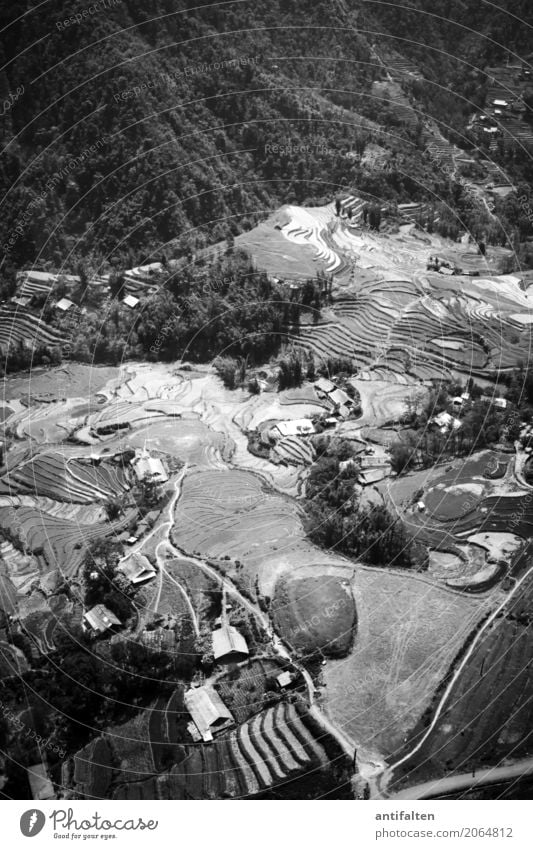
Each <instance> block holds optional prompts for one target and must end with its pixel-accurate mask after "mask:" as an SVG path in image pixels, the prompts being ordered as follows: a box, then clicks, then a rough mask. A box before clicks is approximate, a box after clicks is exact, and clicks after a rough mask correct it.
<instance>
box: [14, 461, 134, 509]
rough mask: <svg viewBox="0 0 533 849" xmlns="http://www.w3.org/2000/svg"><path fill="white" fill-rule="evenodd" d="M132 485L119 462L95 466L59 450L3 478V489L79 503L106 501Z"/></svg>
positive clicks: (122, 492)
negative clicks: (112, 464)
mask: <svg viewBox="0 0 533 849" xmlns="http://www.w3.org/2000/svg"><path fill="white" fill-rule="evenodd" d="M129 489H130V484H129V482H128V480H127V477H126V475H125V473H124V471H123V470H122V469H121V468H119V467H118V466H111V465H106V464H104V463H102V464H101V465H99V466H93V465H91V464H90V463H84V462H81V461H80V460H76V459H72V458H70V459H69V458H68V457H65V455H64V454H62V453H59V452H57V451H49V452H46V453H42V454H38V455H37V456H36V457H35V458H34V459H32V460H30V461H29V462H27V463H25V464H24V465H22V466H20V467H19V468H17V469H15V470H14V471H12V472H9V473H8V474H7V475H5V476H4V477H3V478H2V479H1V481H0V493H6V494H9V495H11V494H18V493H21V494H29V495H37V496H44V497H47V498H50V499H53V500H56V501H68V502H70V503H72V502H74V503H78V504H91V503H93V502H95V501H106V500H108V499H109V498H113V497H116V496H119V495H122V494H124V493H125V492H126V491H128V490H129Z"/></svg>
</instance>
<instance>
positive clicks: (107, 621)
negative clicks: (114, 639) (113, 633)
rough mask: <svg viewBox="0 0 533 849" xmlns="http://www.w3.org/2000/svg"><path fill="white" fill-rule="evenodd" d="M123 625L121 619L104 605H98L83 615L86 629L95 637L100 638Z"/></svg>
mask: <svg viewBox="0 0 533 849" xmlns="http://www.w3.org/2000/svg"><path fill="white" fill-rule="evenodd" d="M121 624H122V623H121V621H120V619H118V618H117V617H116V616H115V614H114V613H113V612H112V611H111V610H109V608H107V607H106V606H105V605H104V604H96V605H95V606H94V607H92V608H91V609H90V610H87V611H86V612H85V613H84V614H83V625H84V628H85V629H86V630H87V631H90V632H91V634H92V635H93V636H94V637H99V636H101V634H105V632H106V631H109V630H111V629H112V628H115V627H117V626H118V627H120V625H121Z"/></svg>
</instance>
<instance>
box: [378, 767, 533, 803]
mask: <svg viewBox="0 0 533 849" xmlns="http://www.w3.org/2000/svg"><path fill="white" fill-rule="evenodd" d="M528 775H533V758H528V759H527V760H523V761H518V763H515V764H510V765H509V766H495V767H491V768H490V769H481V770H479V771H476V772H475V774H473V773H471V772H465V773H463V774H462V775H451V776H450V777H449V778H439V779H437V780H436V781H424V783H423V784H415V785H414V786H413V787H408V788H407V789H406V790H401V791H400V792H399V793H394V794H392V795H391V796H390V798H391V799H433V798H435V796H444V795H447V794H449V793H458V792H460V791H461V790H476V789H477V788H478V787H483V786H485V785H487V784H499V783H500V782H504V781H510V780H512V779H513V778H525V777H526V776H528Z"/></svg>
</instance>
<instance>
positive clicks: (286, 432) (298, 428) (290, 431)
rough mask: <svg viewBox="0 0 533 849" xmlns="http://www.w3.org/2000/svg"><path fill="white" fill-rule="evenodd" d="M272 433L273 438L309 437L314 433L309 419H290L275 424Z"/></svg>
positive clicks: (313, 427)
mask: <svg viewBox="0 0 533 849" xmlns="http://www.w3.org/2000/svg"><path fill="white" fill-rule="evenodd" d="M272 432H273V433H274V435H275V436H309V435H310V434H311V433H314V432H315V426H314V424H313V422H312V421H311V420H310V419H292V420H290V421H285V422H277V423H276V424H275V425H274V427H273V428H272Z"/></svg>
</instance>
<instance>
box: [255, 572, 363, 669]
mask: <svg viewBox="0 0 533 849" xmlns="http://www.w3.org/2000/svg"><path fill="white" fill-rule="evenodd" d="M271 612H272V615H273V619H274V624H275V626H276V629H277V630H278V632H279V633H280V635H281V636H282V638H283V639H284V640H285V642H287V643H288V644H289V645H291V646H293V648H294V649H295V650H296V651H299V652H302V653H303V654H304V655H306V654H312V653H313V652H315V651H317V650H318V651H321V652H323V654H324V655H326V656H328V657H343V656H344V655H345V654H346V653H347V652H348V651H349V650H350V647H351V645H352V642H353V639H354V636H355V627H356V619H357V616H356V609H355V604H354V600H353V596H352V594H351V592H350V589H349V586H348V581H347V580H345V581H340V580H339V579H338V578H336V577H326V576H325V575H323V576H320V577H314V578H300V579H297V578H291V579H287V578H282V579H281V580H280V581H278V583H277V585H276V591H275V593H274V598H273V599H272V606H271Z"/></svg>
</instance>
